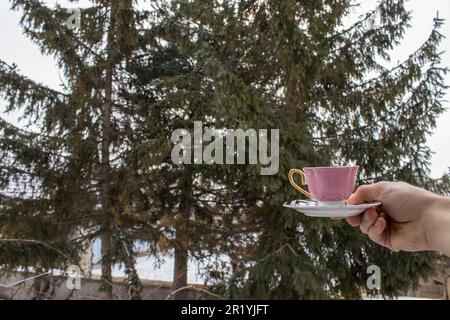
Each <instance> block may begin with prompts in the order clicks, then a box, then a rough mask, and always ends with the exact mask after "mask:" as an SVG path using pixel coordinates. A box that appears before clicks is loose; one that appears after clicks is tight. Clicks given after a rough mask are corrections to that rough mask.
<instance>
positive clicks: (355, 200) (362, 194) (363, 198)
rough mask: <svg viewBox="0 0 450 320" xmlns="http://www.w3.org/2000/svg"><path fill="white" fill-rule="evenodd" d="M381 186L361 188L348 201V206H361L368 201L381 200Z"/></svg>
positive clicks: (367, 185) (374, 185) (376, 184)
mask: <svg viewBox="0 0 450 320" xmlns="http://www.w3.org/2000/svg"><path fill="white" fill-rule="evenodd" d="M380 187H381V186H380V184H378V183H375V184H366V185H362V186H360V187H359V188H358V189H356V191H355V192H354V193H353V194H352V195H351V196H350V197H349V198H348V199H347V204H360V203H364V202H368V201H375V200H379V199H378V197H379V194H380V192H381V190H380Z"/></svg>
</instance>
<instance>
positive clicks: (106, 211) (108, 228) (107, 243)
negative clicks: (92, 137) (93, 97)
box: [101, 6, 115, 299]
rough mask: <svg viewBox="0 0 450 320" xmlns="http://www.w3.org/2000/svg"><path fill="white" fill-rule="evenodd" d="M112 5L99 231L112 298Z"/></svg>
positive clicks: (104, 285) (106, 288) (104, 278)
mask: <svg viewBox="0 0 450 320" xmlns="http://www.w3.org/2000/svg"><path fill="white" fill-rule="evenodd" d="M113 8H114V6H112V7H111V12H110V25H109V30H108V38H107V50H108V68H107V70H106V79H105V104H104V109H103V119H102V120H103V121H102V151H101V152H102V199H101V201H102V217H103V224H102V233H101V242H102V248H101V254H102V286H101V290H102V291H104V293H105V295H106V298H107V299H112V297H113V295H112V272H111V264H112V243H111V241H112V216H111V199H110V197H111V194H110V180H111V166H110V152H109V148H110V145H111V110H112V96H113V72H114V56H113V47H114V46H113V43H114V34H113V30H114V24H115V18H114V15H115V13H114V10H113Z"/></svg>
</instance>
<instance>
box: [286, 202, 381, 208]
mask: <svg viewBox="0 0 450 320" xmlns="http://www.w3.org/2000/svg"><path fill="white" fill-rule="evenodd" d="M292 201H296V200H292ZM292 201H291V202H292ZM380 205H382V202H381V201H373V202H366V203H360V204H344V205H329V206H324V205H319V204H317V205H314V206H309V205H308V206H307V205H303V206H301V205H289V204H287V203H286V202H285V203H284V204H283V207H286V208H292V209H297V208H301V209H305V208H307V210H323V209H334V210H335V209H344V208H345V209H350V210H351V209H360V208H372V207H378V206H380Z"/></svg>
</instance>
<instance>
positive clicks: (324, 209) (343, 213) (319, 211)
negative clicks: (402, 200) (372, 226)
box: [283, 200, 381, 218]
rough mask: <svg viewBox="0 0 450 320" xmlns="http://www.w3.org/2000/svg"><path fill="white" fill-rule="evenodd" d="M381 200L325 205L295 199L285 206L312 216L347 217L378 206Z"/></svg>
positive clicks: (284, 205)
mask: <svg viewBox="0 0 450 320" xmlns="http://www.w3.org/2000/svg"><path fill="white" fill-rule="evenodd" d="M379 205H381V202H379V201H377V202H367V203H363V204H357V205H349V204H345V203H336V204H326V205H323V204H321V203H320V202H317V201H307V200H293V201H288V202H285V203H284V204H283V207H286V208H291V209H295V210H297V211H299V212H301V213H303V214H304V215H306V216H310V217H324V218H325V217H328V218H346V217H352V216H357V215H358V214H360V213H363V212H364V211H366V210H367V209H369V208H373V207H377V206H379Z"/></svg>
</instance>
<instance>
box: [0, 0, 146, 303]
mask: <svg viewBox="0 0 450 320" xmlns="http://www.w3.org/2000/svg"><path fill="white" fill-rule="evenodd" d="M11 3H12V9H13V10H16V9H20V10H23V16H22V19H21V25H22V27H23V30H24V33H25V34H26V35H27V36H28V37H29V38H30V39H31V40H32V41H33V42H35V43H36V44H37V45H38V46H39V47H40V48H41V51H42V53H43V54H47V55H53V56H54V57H55V59H56V61H57V62H58V66H59V67H60V69H61V71H62V72H63V74H64V77H63V90H62V92H57V91H55V90H51V89H49V88H46V87H44V86H43V85H39V84H36V83H34V82H33V81H31V80H29V79H27V78H25V77H23V76H21V75H20V74H19V73H18V71H17V69H16V68H15V67H10V66H7V65H6V64H4V63H2V68H1V74H0V83H1V86H0V91H1V93H2V96H3V97H4V98H5V99H6V100H7V101H8V108H7V111H11V110H16V109H17V110H23V115H24V118H26V119H28V120H29V124H31V125H32V126H33V127H34V128H35V130H34V132H37V134H31V137H34V136H37V137H38V138H39V140H37V142H34V141H33V140H31V138H29V137H28V136H26V137H25V136H24V135H23V134H21V133H20V132H19V131H18V130H16V129H14V130H15V131H14V132H13V133H11V131H8V130H12V129H8V128H10V127H11V126H10V125H8V124H5V123H3V122H2V129H3V130H5V132H7V133H8V132H9V136H7V135H6V136H5V138H8V137H10V138H11V139H10V140H11V142H9V144H8V143H5V144H3V145H2V147H3V148H2V152H3V153H2V154H4V155H5V157H3V158H2V167H3V166H4V164H5V165H6V164H7V163H8V162H7V160H6V159H10V160H8V161H11V162H12V163H13V165H11V166H9V167H8V168H7V169H6V170H7V172H8V173H7V174H5V175H4V177H5V179H4V183H3V185H5V186H6V185H9V184H11V183H13V182H14V179H15V178H16V177H17V175H18V174H20V172H17V170H19V169H21V167H17V170H16V169H15V168H14V163H17V162H18V163H19V164H21V165H22V166H23V167H24V168H25V169H27V170H28V171H25V173H26V174H28V175H29V177H28V178H27V179H29V180H30V182H29V184H31V185H32V186H34V187H35V188H36V189H38V192H37V194H36V197H37V200H36V201H39V203H42V204H41V206H40V207H39V208H40V210H41V211H39V212H37V213H36V212H34V211H35V210H34V211H32V210H30V211H29V212H25V213H24V214H25V216H26V214H28V215H32V216H33V217H34V219H35V220H36V221H38V222H39V224H36V225H39V226H41V227H40V228H33V229H32V230H30V232H29V234H27V235H26V236H27V237H26V238H28V239H41V238H42V237H40V236H39V233H40V232H41V233H42V232H45V234H46V238H45V239H44V240H48V241H51V242H55V241H61V239H65V241H66V242H67V241H68V240H67V234H68V233H66V234H64V231H66V230H77V229H79V228H83V229H85V230H87V235H86V236H85V237H84V238H85V240H89V241H92V240H93V239H95V238H96V237H100V238H101V242H102V249H101V254H102V283H103V290H104V291H105V294H106V297H108V298H112V275H111V265H112V264H113V263H115V262H119V263H124V264H125V271H126V273H127V276H128V283H129V285H130V290H129V292H130V298H139V288H140V285H139V279H138V278H137V274H136V272H135V268H134V262H135V253H134V248H133V241H134V240H133V239H135V237H136V234H137V232H136V230H135V229H139V228H144V227H146V228H147V230H146V232H141V233H140V234H141V235H142V234H145V235H146V237H151V230H152V229H151V228H148V226H143V223H141V222H140V221H138V222H136V223H134V224H133V225H129V224H126V223H125V224H124V223H122V221H123V220H125V218H124V217H125V216H127V215H138V214H136V212H135V211H136V210H135V208H133V206H134V203H133V199H130V198H129V197H118V196H116V195H121V194H125V193H127V194H132V193H131V192H129V193H128V191H125V190H124V185H125V186H128V185H131V184H133V182H132V181H131V180H130V178H131V177H130V176H128V177H127V178H129V179H128V181H127V182H128V183H126V184H122V181H121V180H120V179H121V175H123V174H124V172H126V170H127V168H126V167H123V165H124V162H123V161H121V158H125V157H127V156H128V155H129V153H130V152H133V151H132V150H131V149H130V148H129V144H127V142H128V141H129V140H128V138H132V137H133V135H134V134H135V132H129V131H127V130H129V129H130V128H132V127H133V123H127V120H130V118H129V116H128V115H129V114H130V110H132V109H133V107H134V106H133V105H131V104H130V103H129V100H124V99H123V95H122V94H121V93H122V92H125V91H126V90H127V89H128V88H125V87H124V86H123V84H124V83H126V82H124V81H122V79H123V78H126V77H127V71H126V67H127V63H128V61H129V60H130V59H131V56H132V54H133V53H134V52H136V51H137V50H138V47H139V46H140V45H141V44H140V38H141V37H142V35H139V34H138V25H139V26H141V24H142V21H143V20H144V19H147V13H145V12H141V13H139V12H138V11H137V10H135V9H134V5H133V2H132V1H131V0H129V1H128V0H127V1H119V2H118V1H92V6H90V7H88V8H85V9H81V10H80V18H81V20H80V22H81V24H80V28H71V27H70V25H69V24H68V20H69V19H70V16H71V13H72V12H73V11H70V10H67V8H63V7H61V6H59V5H56V6H55V7H53V8H50V7H48V6H46V5H44V4H42V3H41V2H40V1H34V0H31V1H28V0H27V1H21V0H18V1H11ZM36 128H37V129H36ZM16 132H17V133H16ZM13 138H14V139H13ZM25 138H26V139H28V140H24V139H25ZM36 139H37V138H36ZM8 141H9V140H8ZM35 144H37V146H35ZM47 150H48V151H47ZM48 154H49V155H51V156H49V155H48ZM4 161H5V162H4ZM2 171H3V170H2ZM135 176H136V174H135ZM2 199H3V198H2ZM15 200H17V201H18V203H19V205H17V206H15V207H12V208H11V209H10V211H11V215H12V216H13V217H14V214H17V212H18V211H19V210H20V209H21V207H20V205H22V203H23V202H24V203H27V202H29V200H28V199H27V198H26V197H19V199H15ZM22 206H23V205H22ZM5 208H7V207H5ZM130 208H131V209H130ZM141 209H142V208H141ZM22 210H25V209H24V208H22ZM3 211H4V210H3V205H2V216H3V215H5V214H6V212H7V211H4V212H3ZM139 213H140V214H149V213H148V211H145V212H144V213H142V211H141V212H139ZM60 216H61V217H60ZM46 217H48V220H49V221H50V222H51V224H50V225H52V224H56V225H57V226H58V227H59V228H60V229H57V230H58V231H59V233H56V232H55V231H53V230H52V229H51V228H48V226H47V225H45V224H44V223H45V221H46V220H45V218H46ZM15 222H17V221H14V220H10V221H8V224H7V226H12V225H14V223H15ZM60 224H61V225H63V226H65V228H61V227H60ZM36 225H35V226H36ZM12 230H19V231H20V233H22V234H23V233H24V232H22V231H23V226H22V225H17V226H15V227H14V228H13V229H12ZM19 231H14V232H19ZM14 232H10V231H9V229H8V228H6V229H5V230H2V237H5V238H6V237H11V236H12V235H14ZM66 232H67V231H66ZM24 237H25V235H24ZM79 240H80V239H75V240H72V241H71V243H69V247H73V245H74V244H77V241H79ZM78 253H79V251H78ZM10 261H11V260H10ZM11 263H13V262H11ZM66 263H68V261H67V258H66ZM31 265H33V264H31ZM34 265H36V266H42V267H46V265H44V264H41V262H40V260H39V259H37V260H36V261H34ZM17 266H18V264H16V267H17ZM28 266H30V264H28ZM52 267H55V266H52Z"/></svg>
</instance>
